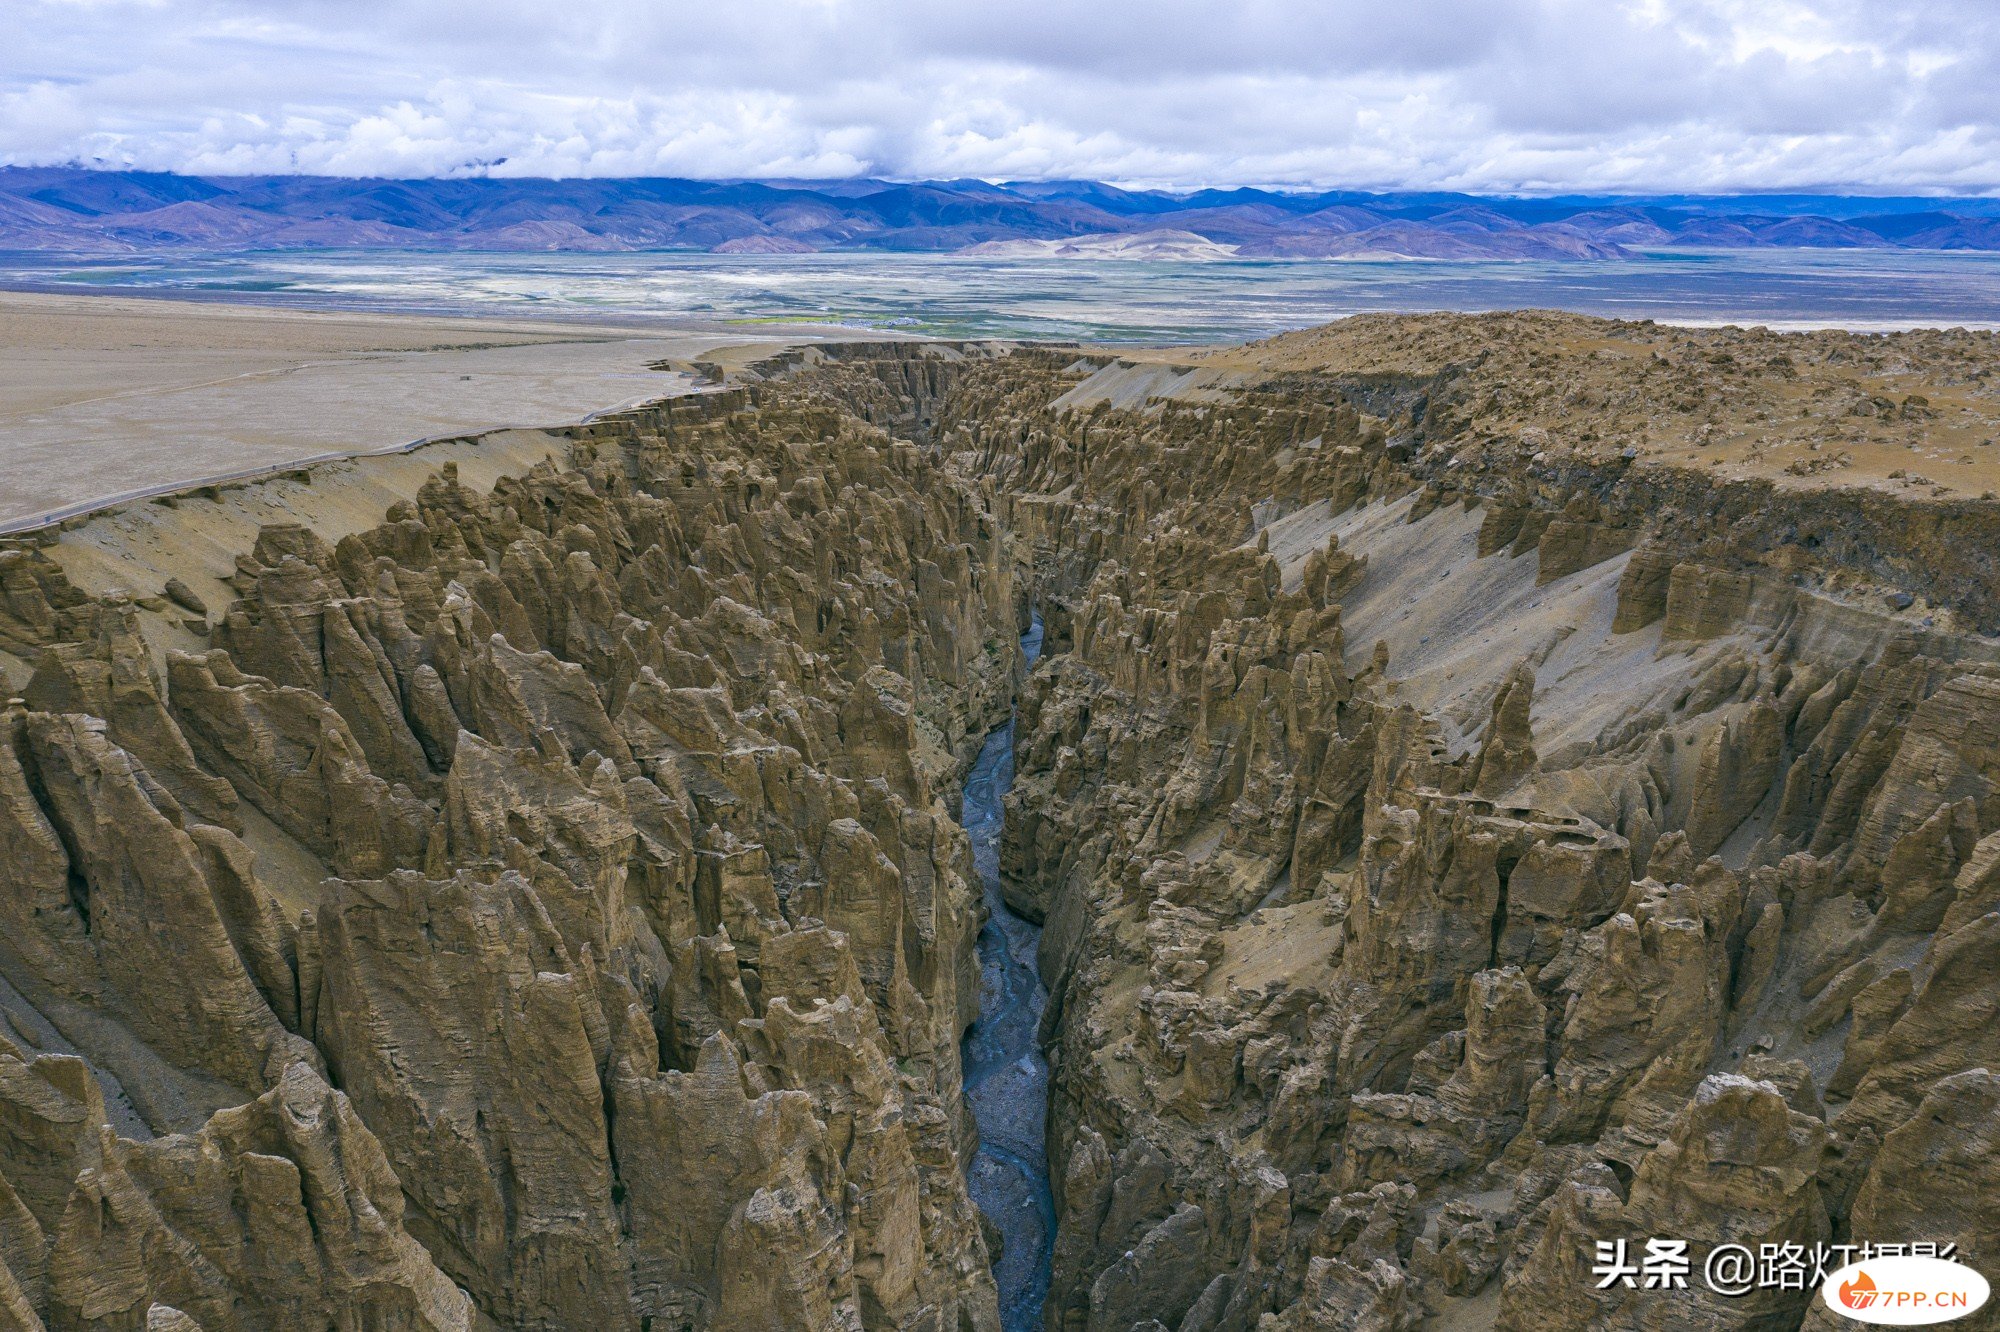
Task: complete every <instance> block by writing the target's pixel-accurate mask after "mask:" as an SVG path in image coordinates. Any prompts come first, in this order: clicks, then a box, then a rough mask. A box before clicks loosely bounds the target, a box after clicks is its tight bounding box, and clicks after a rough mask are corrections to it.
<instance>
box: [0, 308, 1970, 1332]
mask: <svg viewBox="0 0 2000 1332" xmlns="http://www.w3.org/2000/svg"><path fill="white" fill-rule="evenodd" d="M9 308H10V309H30V308H33V307H32V305H31V304H30V305H15V306H10V307H9ZM176 309H179V307H176ZM121 311H122V312H121ZM178 317H179V316H178V315H176V314H175V313H173V312H172V311H167V312H161V311H155V310H151V309H148V310H143V311H136V312H134V311H125V310H124V307H115V306H111V305H106V306H103V307H101V309H100V308H99V307H92V308H89V309H84V308H80V307H79V308H58V307H53V306H52V307H49V308H48V309H47V310H45V311H43V312H42V313H41V314H38V315H35V316H34V318H36V319H39V320H41V321H42V322H41V323H39V324H38V325H36V326H35V328H34V329H28V330H27V331H23V330H22V328H19V327H15V326H12V325H10V331H9V333H8V334H7V336H8V337H9V338H11V339H16V340H18V342H19V345H20V346H21V347H22V348H23V351H22V353H21V354H20V355H19V356H18V357H17V358H15V359H13V360H10V366H13V365H18V366H19V367H21V368H20V370H19V371H18V372H14V371H12V370H10V374H9V384H10V387H9V388H8V389H7V392H8V393H9V394H10V395H13V396H12V397H10V398H9V399H8V402H7V406H6V411H7V412H8V413H9V416H8V423H7V426H6V429H5V430H4V431H0V441H5V442H4V443H0V448H6V449H9V450H12V452H10V453H9V454H8V463H9V467H8V471H7V473H6V475H7V476H8V478H9V481H8V484H7V489H6V492H5V500H6V503H7V507H8V510H9V511H10V512H14V513H29V512H31V511H34V510H37V509H46V508H48V507H51V506H60V505H62V504H64V503H68V502H70V500H69V498H68V497H71V496H74V497H76V499H77V501H78V502H84V501H87V500H89V499H90V498H91V497H94V496H102V495H105V494H110V493H115V492H118V491H124V490H133V489H140V488H145V487H149V486H152V485H155V484H167V483H168V482H170V481H172V480H173V479H175V471H174V469H175V468H180V469H182V471H181V472H180V474H179V475H180V476H181V478H182V479H187V478H188V473H189V472H190V471H193V472H199V473H201V474H202V475H203V476H207V475H209V473H210V469H211V468H213V469H215V470H218V471H229V470H237V469H239V468H248V467H259V466H264V465H266V464H269V465H273V466H278V467H279V470H276V471H273V472H270V473H269V474H267V475H262V476H258V477H254V478H248V479H241V480H234V481H217V480H212V479H211V480H207V481H205V482H204V483H203V484H198V485H191V486H184V487H182V488H180V489H177V490H174V491H172V492H171V493H165V494H160V495H157V496H148V497H144V498H134V499H127V500H124V501H121V502H118V503H114V504H111V505H109V506H107V507H104V508H102V509H101V510H98V511H94V512H91V513H88V514H84V515H80V516H76V517H72V518H69V519H66V520H64V521H61V522H58V523H54V524H49V525H45V526H41V527H38V528H36V529H35V530H29V531H20V532H17V533H15V534H14V535H12V536H11V537H8V538H6V539H4V540H0V674H4V681H5V684H6V686H7V688H6V691H5V692H6V697H7V702H6V705H5V710H4V713H3V714H0V1327H18V1328H28V1329H37V1328H39V1329H55V1330H57V1332H72V1330H81V1329H89V1330H91V1332H96V1330H98V1329H102V1330H103V1332H139V1330H140V1329H145V1330H146V1332H169V1330H170V1332H187V1330H188V1329H190V1328H193V1329H206V1330H207V1332H239V1330H240V1332H261V1330H262V1329H270V1328H292V1327H319V1326H334V1327H339V1328H341V1329H343V1332H376V1330H380V1332H415V1330H419V1329H422V1330H425V1332H472V1330H473V1329H491V1328H508V1329H513V1328H526V1329H547V1330H550V1332H553V1330H554V1329H573V1328H599V1329H605V1330H606V1332H665V1330H666V1329H677V1330H678V1329H731V1330H741V1332H751V1330H752V1329H768V1328H801V1329H842V1330H843V1332H858V1330H859V1329H907V1330H908V1332H968V1330H970V1332H1001V1330H1002V1329H1006V1330H1007V1332H1013V1329H1025V1328H1043V1329H1047V1330H1048V1332H1307V1330H1311V1332H1336V1330H1340V1332H1348V1330H1360V1332H1415V1330H1416V1329H1420V1328H1435V1329H1453V1330H1454V1332H1458V1330H1463V1329H1487V1328H1492V1329H1501V1330H1502V1332H1586V1330H1587V1329H1632V1330H1634V1332H1638V1330H1641V1329H1643V1330H1646V1332H1674V1330H1678V1329H1697V1330H1699V1332H1765V1330H1767V1329H1773V1330H1783V1332H1790V1330H1791V1329H1797V1328H1810V1329H1815V1330H1817V1332H1830V1329H1832V1328H1833V1327H1834V1325H1835V1323H1834V1319H1833V1318H1832V1316H1831V1315H1830V1314H1829V1313H1828V1312H1827V1311H1826V1310H1825V1309H1824V1308H1821V1307H1818V1306H1817V1305H1816V1304H1815V1303H1814V1302H1813V1299H1812V1292H1811V1290H1810V1289H1809V1285H1810V1282H1809V1276H1810V1273H1808V1274H1807V1278H1808V1279H1805V1280H1801V1281H1797V1282H1778V1281H1774V1282H1773V1284H1771V1285H1770V1286H1769V1287H1768V1288H1760V1289H1757V1290H1753V1291H1751V1292H1750V1293H1748V1294H1743V1295H1734V1296H1724V1295H1722V1294H1718V1293H1717V1292H1716V1291H1714V1290H1712V1289H1710V1288H1709V1287H1708V1286H1707V1284H1706V1283H1705V1282H1703V1281H1702V1279H1701V1275H1700V1274H1701V1273H1702V1271H1703V1265H1704V1263H1705V1261H1706V1259H1707V1257H1708V1255H1709V1254H1710V1253H1711V1252H1713V1251H1715V1250H1716V1249H1717V1248H1718V1246H1722V1245H1725V1244H1738V1245H1744V1246H1747V1248H1748V1249H1749V1250H1750V1251H1751V1252H1753V1253H1755V1252H1758V1251H1759V1250H1760V1249H1763V1248H1765V1246H1768V1252H1770V1253H1771V1254H1773V1255H1793V1256H1797V1255H1807V1258H1806V1261H1807V1262H1810V1261H1811V1258H1810V1255H1812V1254H1813V1253H1814V1252H1815V1251H1816V1250H1819V1251H1821V1252H1822V1253H1824V1254H1826V1255H1828V1256H1829V1257H1828V1261H1827V1266H1828V1268H1829V1270H1830V1269H1831V1268H1832V1267H1833V1266H1837V1265H1838V1263H1839V1261H1840V1260H1839V1259H1837V1258H1832V1257H1831V1256H1830V1255H1832V1254H1833V1253H1835V1252H1837V1249H1835V1247H1834V1246H1839V1245H1856V1244H1865V1243H1898V1242H1900V1243H1908V1242H1911V1241H1922V1242H1928V1243H1937V1244H1953V1245H1956V1246H1957V1251H1958V1253H1959V1255H1960V1257H1961V1259H1962V1260H1963V1261H1966V1262H1969V1263H1971V1264H1972V1265H1974V1266H1975V1267H1979V1268H1981V1269H1982V1270H1984V1271H1986V1272H1987V1273H1989V1274H1996V1273H2000V983H1996V979H1995V978H1996V977H2000V555H1996V552H2000V501H1995V500H1994V499H1993V498H1992V494H1991V488H1992V487H1994V486H1996V485H2000V466H1997V465H1996V463H1995V462H1994V460H1993V458H1992V456H1991V455H1992V453H1993V446H1992V439H1993V438H1994V429H1995V420H1996V418H2000V401H1996V397H1995V395H1996V393H2000V386H1996V382H1995V378H1994V376H1995V373H1996V371H2000V340H1996V339H1995V337H1994V336H1993V335H1989V334H1971V333H1961V332H1948V333H1945V332H1941V333H1908V334H1894V335H1882V336H1865V337H1864V336H1856V335H1848V334H1837V333H1813V334H1775V333H1768V332H1763V331H1757V330H1749V331H1745V330H1729V329H1721V330H1689V329H1677V328H1668V327H1664V326H1657V325H1651V324H1614V323H1609V322H1605V321H1599V320H1589V319H1582V318H1575V317H1569V316H1559V315H1548V314H1535V313H1529V314H1519V315H1504V316H1488V317H1477V318H1475V317H1461V316H1413V317H1397V318H1386V317H1369V318H1362V319H1356V320H1350V321H1347V322H1344V323H1341V324H1337V325H1332V326H1329V327H1327V328H1324V329H1316V330H1310V331H1306V332H1302V333H1298V334H1289V335H1286V336H1284V337H1280V338H1276V339H1272V340H1270V341H1267V342H1263V343H1255V344H1250V345H1248V346H1242V347H1228V348H1188V349H1160V350H1153V351H1147V352H1131V353H1111V352H1099V351H1096V350H1091V349H1083V350H1078V349H1076V348H1060V349H1058V348H1037V347H1020V346H1011V345H999V344H942V343H927V342H914V341H901V342H895V341H886V340H885V341H830V342H826V343H824V344H819V345H813V346H805V347H797V346H795V347H792V348H789V349H778V348H774V347H770V346H761V347H747V346H746V347H736V348H733V349H725V350H722V351H717V350H716V346H717V342H718V341H721V340H726V339H716V338H711V337H710V336H709V335H705V334H695V335H690V336H689V337H688V338H687V339H680V338H650V339H648V338H635V337H634V336H632V334H631V333H630V331H629V330H624V331H621V330H601V331H590V332H584V331H581V330H575V329H571V330H568V331H566V332H557V331H551V330H549V329H546V328H526V327H513V328H501V327H491V328H484V329H479V330H475V329H470V328H464V327H459V326H445V325H440V324H435V323H431V322H423V321H419V322H416V323H411V322H407V321H372V320H358V321H344V320H326V321H318V320H313V319H307V318H305V317H303V316H290V315H286V316H279V315H271V314H268V313H262V312H259V313H244V312H235V311H220V310H197V311H192V312H188V313H187V315H186V318H187V320H188V321H189V322H187V323H185V324H180V323H177V322H176V320H177V318H178ZM121 320H132V321H136V322H130V323H121V322H119V321H121ZM93 321H95V322H93ZM121 338H130V339H131V340H132V341H134V342H136V343H138V344H140V345H139V346H138V347H137V348H136V349H131V348H126V347H124V346H123V345H122V344H121V343H120V341H119V339H121ZM667 347H671V348H672V349H673V350H663V348H667ZM65 349H67V350H65ZM93 349H94V350H93ZM9 354H10V357H13V356H14V353H12V352H11V351H10V353H9ZM66 357H67V358H69V359H68V360H65V358H66ZM663 361H664V362H668V363H671V364H673V365H678V366H681V367H684V368H683V369H681V370H675V371H669V372H664V373H663V372H661V371H658V370H652V369H647V368H645V367H647V366H651V365H654V364H658V363H660V362H663ZM70 363H74V364H75V365H77V366H78V367H81V368H80V369H79V370H78V371H77V372H76V376H75V378H74V382H71V379H70V378H66V376H65V374H64V373H63V371H62V369H61V367H62V366H63V365H65V364H70ZM128 364H129V368H125V367H128ZM460 375H472V376H473V378H471V379H460V378H458V376H460ZM236 376H242V378H237V377H236ZM670 376H678V377H670ZM215 381H220V382H219V383H218V382H215ZM460 385H467V386H471V387H467V388H464V389H460V388H459V387H457V386H460ZM627 389H629V390H630V392H629V393H628V392H626V390H627ZM607 391H610V400H609V401H605V400H604V398H605V394H606V392H607ZM120 394H123V395H125V396H117V395H120ZM667 394H672V395H673V396H662V395H667ZM287 395H292V396H287ZM482 395H484V396H482ZM633 397H651V398H655V399H657V400H655V401H650V402H648V403H646V404H645V405H640V406H635V407H628V408H626V409H623V410H614V411H609V412H604V413H602V414H600V415H597V416H595V417H593V418H592V419H590V420H588V421H585V422H582V423H580V424H571V425H558V424H553V423H550V422H551V418H554V419H559V418H561V417H563V416H564V415H565V414H567V415H569V416H571V417H574V416H577V415H581V414H582V411H583V410H585V409H590V410H594V409H597V408H602V407H610V406H613V405H614V404H616V403H619V402H623V401H625V400H627V399H629V398H633ZM566 403H567V404H571V405H570V406H568V407H565V406H564V404H566ZM336 413H339V414H336ZM521 414H527V415H529V416H530V417H531V418H532V420H531V421H530V422H529V424H532V422H533V420H540V421H543V422H544V424H543V425H542V426H541V427H540V428H509V429H499V430H488V431H483V432H482V431H479V430H477V429H476V425H477V423H478V422H480V421H484V420H488V419H490V418H491V417H494V416H497V417H498V418H499V420H500V422H501V423H511V424H513V425H515V426H516V427H518V426H519V424H520V417H521ZM204 416H205V417H206V422H205V424H204V423H203V418H204ZM37 418H39V420H40V422H41V424H39V425H37V424H35V423H34V422H35V420H36V419H37ZM439 421H443V422H449V423H455V424H446V425H443V426H439V425H437V424H435V423H436V422H439ZM420 434H440V435H448V436H450V437H449V438H444V439H441V440H439V441H438V442H435V443H431V444H428V445H425V446H423V447H419V448H414V449H409V450H406V451H401V452H395V453H387V454H380V455H378V456H369V457H359V458H351V459H344V460H338V461H324V462H318V463H312V464H302V463H300V462H299V459H300V458H301V456H302V455H301V453H300V452H299V450H300V449H301V448H304V449H305V450H306V452H308V453H311V452H318V451H322V450H325V449H330V448H337V447H340V446H342V445H343V444H345V445H347V446H349V447H352V448H355V449H366V448H368V447H370V446H376V445H379V444H397V443H402V442H404V441H405V440H407V439H408V438H409V437H411V436H414V435H420ZM176 438H181V439H182V440H183V443H186V442H187V441H192V443H191V444H188V445H187V447H185V448H183V449H182V450H181V451H179V452H176V451H175V449H174V448H173V447H171V446H172V445H173V441H174V440H175V439H176ZM17 441H18V443H17ZM128 445H129V447H127V446H128ZM1010 773H1011V784H1010V781H1009V775H1010ZM962 821H963V822H962ZM968 823H969V824H970V825H971V835H968V828H967V826H966V824H968ZM982 941H983V942H982ZM1037 972H1038V973H1039V979H1040V982H1041V985H1040V986H1036V985H1035V984H1034V983H1033V980H1034V977H1035V975H1036V973H1037ZM1044 997H1046V1003H1045V1004H1044V1002H1043V1000H1044ZM968 1091H970V1092H971V1095H968ZM1037 1135H1039V1136H1040V1138H1041V1141H1040V1143H1039V1144H1037V1143H1036V1142H1034V1141H1032V1139H1034V1138H1035V1137H1036V1136H1037ZM969 1176H970V1182H969V1181H968V1177H969ZM982 1202H983V1203H985V1204H987V1205H988V1206H989V1207H990V1209H991V1211H990V1213H989V1212H986V1211H982V1209H981V1203H982ZM1652 1237H1666V1238H1674V1239H1683V1240H1686V1241H1687V1242H1688V1245H1689V1250H1688V1252H1689V1256H1690V1259H1691V1263H1692V1271H1693V1274H1694V1279H1693V1280H1692V1281H1691V1282H1690V1283H1689V1284H1688V1286H1687V1287H1686V1288H1685V1289H1668V1290H1659V1289H1646V1288H1644V1287H1643V1286H1641V1285H1639V1284H1636V1283H1634V1284H1629V1285H1628V1284H1625V1283H1622V1282H1619V1281H1617V1280H1613V1281H1611V1282H1609V1283H1600V1281H1599V1280H1598V1279H1597V1277H1596V1276H1595V1275H1594V1274H1593V1272H1592V1270H1591V1269H1592V1266H1593V1264H1594V1263H1595V1262H1596V1260H1597V1255H1598V1252H1599V1246H1600V1245H1612V1246H1615V1245H1616V1244H1617V1243H1618V1242H1619V1241H1624V1242H1625V1243H1626V1245H1627V1246H1628V1247H1629V1248H1630V1249H1632V1250H1633V1251H1634V1252H1636V1253H1643V1251H1644V1245H1645V1241H1646V1240H1647V1239H1648V1238H1652ZM1024 1246H1025V1247H1024ZM996 1274H997V1279H996ZM1996 1320H2000V1311H1996V1310H1986V1311H1982V1312H1981V1313H1980V1314H1979V1315H1977V1316H1976V1317H1975V1318H1973V1319H1970V1320H1966V1321H1965V1322H1962V1323H1960V1324H1957V1326H1961V1327H1967V1328H1973V1327H1977V1328H1983V1329H1992V1328H1994V1327H1996V1326H2000V1321H1996Z"/></svg>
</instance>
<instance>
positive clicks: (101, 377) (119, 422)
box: [0, 292, 763, 527]
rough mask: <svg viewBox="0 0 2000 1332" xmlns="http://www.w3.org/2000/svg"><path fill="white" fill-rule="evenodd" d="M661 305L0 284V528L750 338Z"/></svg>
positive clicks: (562, 415) (658, 370) (385, 441)
mask: <svg viewBox="0 0 2000 1332" xmlns="http://www.w3.org/2000/svg"><path fill="white" fill-rule="evenodd" d="M762 336H763V335H756V336H754V337H753V336H746V335H743V334H733V333H729V332H726V331H723V332H718V331H715V330H712V329H711V330H709V331H706V332H698V331H692V330H687V329H677V328H674V327H672V326H671V325H666V324H663V323H660V322H651V323H647V322H640V321H632V320H627V321H623V322H619V321H615V320H614V321H606V322H586V321H578V320H542V321H537V320H533V319H523V318H519V317H496V318H481V319H470V318H430V317H425V316H421V315H406V314H370V313H331V312H325V311H302V310H287V309H282V308H274V307H269V306H255V305H240V304H223V303H208V302H196V301H187V300H147V299H126V298H118V297H93V296H72V295H44V294H35V293H23V292H0V358H4V363H5V366H6V372H5V374H4V375H0V469H4V471H5V474H6V476H7V484H6V485H5V487H4V488H0V527H9V526H19V525H20V524H22V523H23V522H28V521H34V520H39V519H43V518H46V517H47V516H49V515H51V514H54V513H58V512H63V511H72V510H74V509H76V508H77V507H78V506H87V505H89V504H91V503H93V502H98V501H102V500H105V499H108V498H111V497H113V496H116V495H119V494H124V493H128V492H135V491H141V490H150V489H157V488H159V487H162V486H168V485H174V484H186V483H188V482H191V481H195V480H200V479H203V478H207V477H211V476H221V475H224V474H235V473H241V472H244V471H246V470H251V469H256V468H260V467H273V466H280V465H284V464H289V463H292V462H296V461H298V460H300V459H303V458H309V457H315V456H323V455H325V454H328V453H361V452H369V451H372V450H376V449H384V448H393V447H396V446H399V445H403V444H408V443H410V442H412V441H415V440H418V439H423V438H429V437H433V436H439V435H448V434H455V433H464V432H472V431H479V430H490V429H493V428H495V427H499V426H514V425H518V426H532V425H549V424H561V423H564V422H569V421H574V420H578V419H580V418H582V417H584V416H586V415H588V414H589V413H591V412H597V411H604V410H609V409H613V408H617V407H621V406H632V405H636V404H637V403H640V402H643V401H646V400H648V399H651V398H656V397H659V396H662V395H663V394H665V393H668V392H672V391H673V390H674V387H675V386H676V385H677V384H686V383H687V382H688V381H687V380H686V378H685V375H684V374H678V373H677V372H676V371H675V370H673V369H670V368H668V367H669V366H670V365H679V366H680V367H682V370H683V371H685V369H686V367H687V364H688V362H690V361H691V360H694V359H700V358H704V357H708V358H712V357H714V356H717V355H722V356H724V357H725V358H726V357H727V355H728V353H727V351H726V349H727V348H729V347H732V346H735V345H740V344H743V343H747V342H752V341H756V340H758V339H759V338H761V337H762Z"/></svg>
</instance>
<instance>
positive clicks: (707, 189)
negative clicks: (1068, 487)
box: [0, 167, 2000, 259]
mask: <svg viewBox="0 0 2000 1332" xmlns="http://www.w3.org/2000/svg"><path fill="white" fill-rule="evenodd" d="M1780 246H1782V247H1810V248H1816V249H1918V250H2000V199H1988V198H1962V199H1961V198H1952V199H1943V198H1895V199H1888V198H1862V197H1853V196H1839V195H1748V196H1732V197H1703V196H1683V195H1672V196H1645V197H1641V196H1619V197H1610V196H1568V197H1562V198H1481V197H1475V196H1472V195H1463V194H1435V193H1434V194H1363V193H1356V192H1351V191H1334V192H1327V193H1317V194H1306V193H1283V192H1278V191H1271V190H1255V189H1235V190H1201V191H1198V192H1195V193H1192V194H1168V193H1162V192H1159V191H1151V190H1123V189H1119V188H1117V187H1116V186H1112V185H1105V184H1101V183H1098V182H1095V181H1074V180H1071V181H1017V182H1010V183H1006V184H992V183H989V182H987V181H980V180H950V181H923V182H918V183H914V184H910V183H897V182H892V181H881V180H849V181H833V182H827V181H699V180H653V179H641V180H515V179H495V178H476V179H453V180H354V179H346V178H336V177H326V176H179V175H166V174H159V173H152V172H137V171H96V170H86V169H80V168H52V167H6V168H0V249H6V250H46V251H59V252H75V253H100V254H101V253H120V252H139V251H151V250H161V249H196V250H265V249H408V250H439V249H451V250H514V251H524V250H708V251H714V252H717V253H723V254H793V253H808V252H813V251H820V250H892V251H911V252H926V253H950V252H956V251H963V250H975V248H976V252H978V253H981V254H987V255H996V254H997V255H1000V256H1003V257H1005V256H1013V257H1035V256H1054V257H1069V256H1083V257H1101V258H1159V257H1180V258H1190V257H1192V258H1233V257H1242V258H1287V259H1339V258H1381V257H1404V258H1427V259H1428V258H1435V259H1617V258H1622V257H1625V256H1627V255H1629V254H1630V253H1631V252H1633V251H1634V250H1640V249H1657V248H1668V247H1695V248H1704V249H1743V248H1751V247H1780Z"/></svg>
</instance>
